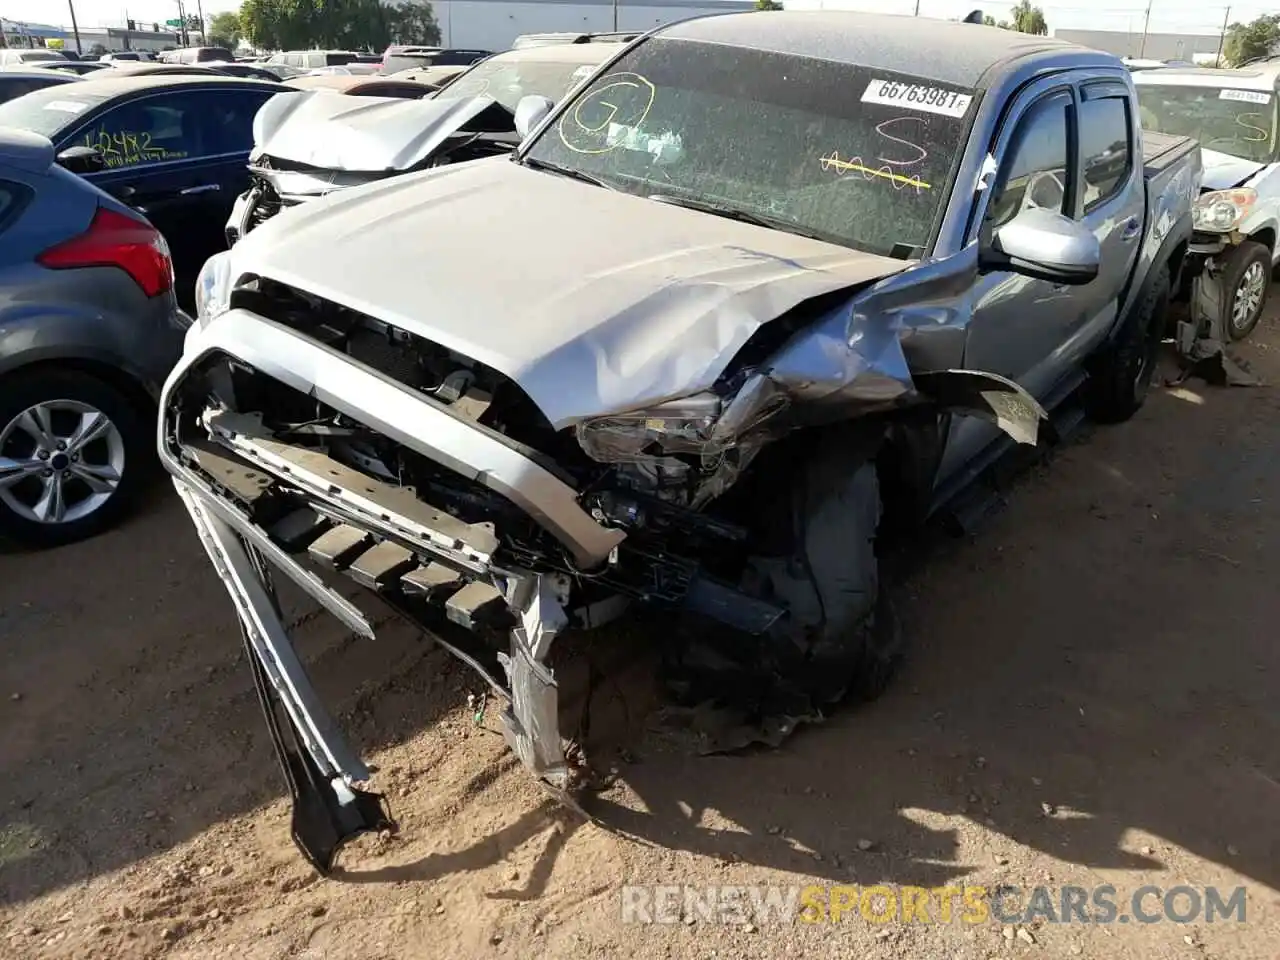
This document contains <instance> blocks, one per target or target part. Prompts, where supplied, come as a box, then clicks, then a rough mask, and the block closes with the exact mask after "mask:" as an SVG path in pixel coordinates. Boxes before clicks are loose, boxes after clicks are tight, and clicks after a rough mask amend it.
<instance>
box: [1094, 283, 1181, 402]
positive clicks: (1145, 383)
mask: <svg viewBox="0 0 1280 960" xmlns="http://www.w3.org/2000/svg"><path fill="white" fill-rule="evenodd" d="M1153 269H1154V270H1155V271H1156V274H1155V276H1153V277H1152V278H1151V283H1150V285H1149V286H1148V287H1147V290H1146V292H1145V293H1144V294H1143V297H1142V301H1141V302H1140V303H1138V304H1135V306H1134V309H1133V310H1132V311H1130V313H1129V316H1128V317H1126V318H1125V321H1124V327H1123V328H1122V329H1121V330H1120V331H1119V333H1118V334H1117V335H1116V338H1115V340H1114V341H1112V342H1111V343H1110V344H1108V345H1107V346H1106V347H1105V348H1104V349H1103V350H1102V352H1101V353H1099V354H1098V356H1097V357H1095V358H1094V361H1093V365H1092V369H1091V370H1090V374H1089V383H1088V385H1087V386H1086V388H1085V389H1086V393H1085V399H1086V405H1087V408H1088V411H1089V415H1090V416H1092V417H1093V418H1094V419H1095V420H1099V421H1102V422H1103V423H1119V422H1120V421H1123V420H1128V419H1129V418H1130V417H1131V416H1133V415H1134V414H1135V413H1137V412H1138V410H1139V408H1140V407H1141V406H1142V404H1143V403H1144V402H1145V401H1146V399H1147V394H1148V393H1149V392H1150V390H1151V381H1152V380H1153V379H1154V377H1155V371H1156V361H1157V360H1158V359H1159V356H1160V342H1161V340H1163V338H1164V328H1165V314H1166V312H1167V311H1168V307H1169V285H1170V278H1169V267H1168V265H1167V264H1161V265H1160V266H1159V267H1155V268H1153Z"/></svg>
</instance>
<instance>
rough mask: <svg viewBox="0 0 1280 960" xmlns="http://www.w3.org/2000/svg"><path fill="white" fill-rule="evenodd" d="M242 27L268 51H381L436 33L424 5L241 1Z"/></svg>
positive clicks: (434, 37) (417, 0) (415, 1)
mask: <svg viewBox="0 0 1280 960" xmlns="http://www.w3.org/2000/svg"><path fill="white" fill-rule="evenodd" d="M239 19H240V27H241V29H242V30H243V32H244V35H245V36H246V37H248V38H249V41H250V42H251V43H253V44H254V46H257V47H262V48H265V49H271V50H304V49H308V48H312V47H338V48H352V49H372V50H380V49H382V48H383V47H385V46H386V45H387V44H389V43H391V42H392V40H395V39H399V40H401V41H402V42H405V43H423V44H430V43H438V42H439V40H440V28H439V26H438V25H437V24H436V18H435V12H434V11H433V10H432V9H431V4H430V3H427V2H426V0H406V2H405V3H402V4H400V5H393V4H391V3H390V2H388V0H244V2H243V3H242V4H241V6H240V18H239Z"/></svg>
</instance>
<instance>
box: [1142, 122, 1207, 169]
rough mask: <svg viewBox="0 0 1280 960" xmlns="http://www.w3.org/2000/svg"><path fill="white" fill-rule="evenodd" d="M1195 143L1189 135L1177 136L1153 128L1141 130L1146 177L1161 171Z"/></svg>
mask: <svg viewBox="0 0 1280 960" xmlns="http://www.w3.org/2000/svg"><path fill="white" fill-rule="evenodd" d="M1195 145H1196V142H1195V140H1193V139H1192V138H1191V137H1178V136H1174V135H1172V134H1168V133H1157V132H1156V131H1154V130H1143V131H1142V164H1143V168H1144V169H1145V171H1146V174H1147V179H1151V178H1152V177H1155V176H1158V175H1159V174H1161V173H1163V172H1164V171H1165V170H1167V169H1168V168H1169V167H1171V166H1172V165H1173V164H1174V163H1176V162H1177V160H1178V158H1180V157H1182V156H1183V155H1184V154H1186V153H1187V152H1188V151H1190V150H1192V149H1193V148H1194V147H1195Z"/></svg>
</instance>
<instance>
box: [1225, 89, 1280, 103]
mask: <svg viewBox="0 0 1280 960" xmlns="http://www.w3.org/2000/svg"><path fill="white" fill-rule="evenodd" d="M1218 99H1219V100H1239V101H1241V102H1243V103H1270V102H1271V94H1269V93H1263V92H1262V91H1261V90H1223V91H1221V92H1220V93H1219V94H1218Z"/></svg>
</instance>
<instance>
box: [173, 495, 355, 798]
mask: <svg viewBox="0 0 1280 960" xmlns="http://www.w3.org/2000/svg"><path fill="white" fill-rule="evenodd" d="M173 485H174V488H175V489H176V490H177V491H178V496H180V497H181V498H182V502H183V503H184V504H185V505H186V508H187V512H188V513H190V514H191V520H192V522H193V523H194V524H195V527H196V532H197V533H198V534H199V535H200V541H201V543H203V544H204V548H205V551H206V552H207V553H208V554H209V559H210V560H211V561H212V562H213V565H214V568H215V569H216V570H217V571H218V576H219V577H220V578H221V579H222V582H223V584H224V585H225V586H226V588H227V592H228V593H229V594H230V595H231V600H232V602H233V603H234V604H235V607H236V614H237V615H238V616H239V617H240V620H241V622H242V623H243V624H244V626H245V629H246V632H247V633H248V634H249V642H250V643H251V644H252V645H253V649H254V652H255V653H256V654H257V656H258V659H259V660H260V661H261V662H262V665H263V667H264V668H265V669H266V673H267V677H268V679H269V680H270V681H271V685H272V686H273V687H274V688H275V690H276V693H277V694H278V695H279V697H280V701H281V703H283V705H284V708H285V710H286V711H288V713H289V717H290V719H291V720H292V721H293V724H294V726H295V727H296V728H297V730H298V733H299V735H300V736H301V738H302V742H303V745H304V746H305V747H306V749H307V752H308V753H309V754H311V757H312V759H314V760H315V762H316V764H317V765H318V766H319V767H320V769H321V771H322V772H324V773H325V775H326V776H329V777H332V776H334V775H341V776H342V777H343V778H344V779H346V780H348V781H362V780H368V779H369V768H368V767H366V766H365V764H364V761H362V760H361V759H360V757H359V756H358V755H357V754H356V753H355V751H354V750H352V749H351V746H350V744H348V743H347V739H346V737H345V736H343V734H342V732H341V731H340V730H339V729H338V726H337V724H336V723H335V722H334V720H333V717H332V716H331V715H330V714H329V711H328V710H326V709H325V707H324V705H323V704H322V703H321V701H320V697H319V695H318V694H317V693H316V691H315V688H314V687H312V686H311V681H310V679H309V678H308V677H307V672H306V670H305V669H304V668H303V666H302V662H301V661H300V660H299V659H298V654H297V652H296V651H295V650H294V649H293V644H292V643H291V642H290V640H289V635H288V633H287V632H286V630H285V628H284V625H283V624H282V623H281V622H280V619H279V617H278V616H277V615H276V611H275V605H274V604H273V603H272V601H271V597H270V595H269V594H268V593H267V590H266V588H265V587H264V586H263V584H262V582H261V581H260V580H259V579H258V576H257V574H256V573H255V572H254V569H253V564H252V563H251V561H250V560H249V556H248V554H247V553H245V549H244V546H243V544H242V543H241V542H240V539H239V538H238V537H237V535H236V532H235V531H234V530H232V529H231V527H230V526H229V525H228V524H226V523H224V522H223V521H222V520H220V519H219V518H218V517H217V516H215V515H214V513H213V512H212V511H211V510H208V509H207V508H208V507H209V506H210V504H209V503H207V502H206V501H204V500H202V499H200V498H199V497H197V496H196V494H195V493H194V492H193V491H191V490H189V489H187V488H186V487H185V486H184V485H183V484H182V483H181V482H180V481H179V480H176V479H175V480H174V483H173Z"/></svg>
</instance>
